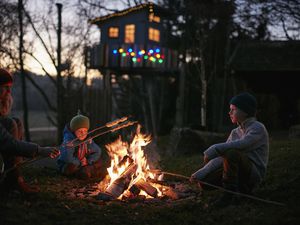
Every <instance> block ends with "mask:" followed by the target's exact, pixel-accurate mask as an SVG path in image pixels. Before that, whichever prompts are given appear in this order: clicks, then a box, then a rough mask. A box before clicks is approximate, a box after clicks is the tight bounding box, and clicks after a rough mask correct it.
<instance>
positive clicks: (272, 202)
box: [160, 171, 286, 206]
mask: <svg viewBox="0 0 300 225" xmlns="http://www.w3.org/2000/svg"><path fill="white" fill-rule="evenodd" d="M160 172H161V173H162V174H166V175H170V176H174V177H178V178H182V179H186V180H190V177H187V176H184V175H181V174H176V173H169V172H164V171H160ZM199 182H200V183H202V184H205V185H207V186H210V187H213V188H216V189H219V190H220V191H223V192H228V193H230V194H234V195H239V196H242V197H246V198H250V199H253V200H257V201H261V202H265V203H269V204H273V205H279V206H286V204H284V203H281V202H276V201H270V200H266V199H262V198H258V197H255V196H253V195H248V194H244V193H240V192H235V191H230V190H228V189H225V188H223V187H220V186H217V185H214V184H210V183H207V182H204V181H200V180H199Z"/></svg>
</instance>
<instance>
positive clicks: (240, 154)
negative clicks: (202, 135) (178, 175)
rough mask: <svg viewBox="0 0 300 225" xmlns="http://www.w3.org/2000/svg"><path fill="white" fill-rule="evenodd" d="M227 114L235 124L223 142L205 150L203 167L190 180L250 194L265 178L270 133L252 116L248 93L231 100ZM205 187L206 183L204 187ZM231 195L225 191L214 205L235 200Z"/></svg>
mask: <svg viewBox="0 0 300 225" xmlns="http://www.w3.org/2000/svg"><path fill="white" fill-rule="evenodd" d="M229 104H230V106H229V107H230V111H229V117H230V119H231V122H232V123H233V124H237V125H238V127H237V128H235V129H233V130H232V131H231V134H230V135H229V137H228V139H227V141H226V142H225V143H219V144H214V145H212V146H210V147H209V148H208V149H207V150H205V151H204V164H205V165H204V166H203V167H202V168H201V169H199V170H198V171H197V172H195V173H194V174H192V176H191V180H192V181H199V182H200V183H201V181H204V182H207V183H211V184H215V185H222V186H223V187H224V188H225V189H227V190H230V191H234V192H241V193H246V194H247V193H248V194H249V193H251V192H252V190H253V189H254V188H255V187H256V186H258V184H259V183H261V181H262V180H263V179H264V177H265V174H266V169H267V164H268V158H269V135H268V132H267V130H266V128H265V126H264V125H263V124H262V123H260V122H258V121H257V120H256V118H255V113H256V107H257V102H256V99H255V97H254V96H253V95H251V94H250V93H248V92H245V93H241V94H239V95H237V96H234V97H233V98H232V99H231V100H230V103H229ZM204 187H205V186H204ZM234 200H235V198H234V196H233V195H232V194H230V193H228V192H224V194H223V196H222V197H221V198H219V199H218V200H217V201H216V202H215V205H216V206H226V205H229V204H231V203H234Z"/></svg>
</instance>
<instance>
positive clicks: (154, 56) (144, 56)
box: [112, 48, 165, 63]
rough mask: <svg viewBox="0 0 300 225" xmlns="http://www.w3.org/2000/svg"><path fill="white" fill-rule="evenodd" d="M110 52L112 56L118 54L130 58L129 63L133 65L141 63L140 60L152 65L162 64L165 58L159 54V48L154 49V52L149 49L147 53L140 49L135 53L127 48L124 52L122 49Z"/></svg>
mask: <svg viewBox="0 0 300 225" xmlns="http://www.w3.org/2000/svg"><path fill="white" fill-rule="evenodd" d="M112 52H113V54H114V55H117V54H118V53H119V54H120V55H121V56H122V57H126V56H127V57H131V61H132V62H134V63H136V62H141V61H142V60H149V61H150V62H153V63H155V62H158V63H163V62H164V58H165V56H164V55H163V54H161V53H160V52H161V50H160V48H156V49H155V50H153V49H149V50H148V51H146V50H145V49H141V50H138V51H136V52H135V51H134V50H133V49H132V48H128V49H127V51H125V50H124V49H123V48H119V49H113V50H112Z"/></svg>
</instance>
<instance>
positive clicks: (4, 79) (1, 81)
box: [0, 68, 13, 86]
mask: <svg viewBox="0 0 300 225" xmlns="http://www.w3.org/2000/svg"><path fill="white" fill-rule="evenodd" d="M12 83H13V79H12V76H11V74H10V73H9V72H8V71H7V70H5V69H2V68H0V86H3V85H10V84H12Z"/></svg>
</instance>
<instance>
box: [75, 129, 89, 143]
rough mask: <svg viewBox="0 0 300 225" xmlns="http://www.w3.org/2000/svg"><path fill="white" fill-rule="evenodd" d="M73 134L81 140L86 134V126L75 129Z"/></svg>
mask: <svg viewBox="0 0 300 225" xmlns="http://www.w3.org/2000/svg"><path fill="white" fill-rule="evenodd" d="M74 133H75V135H76V137H77V138H78V139H79V140H80V141H82V140H84V139H85V138H86V136H87V134H88V129H87V128H79V129H77V130H75V132H74Z"/></svg>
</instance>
